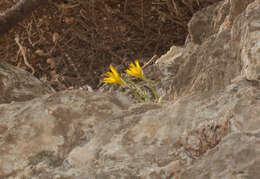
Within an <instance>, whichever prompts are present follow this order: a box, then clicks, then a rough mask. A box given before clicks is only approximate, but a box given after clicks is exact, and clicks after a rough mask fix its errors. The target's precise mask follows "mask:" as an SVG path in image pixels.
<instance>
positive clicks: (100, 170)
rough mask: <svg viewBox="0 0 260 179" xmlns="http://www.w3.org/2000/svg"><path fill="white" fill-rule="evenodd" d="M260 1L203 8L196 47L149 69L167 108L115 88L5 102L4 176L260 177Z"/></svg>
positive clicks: (1, 123) (0, 168)
mask: <svg viewBox="0 0 260 179" xmlns="http://www.w3.org/2000/svg"><path fill="white" fill-rule="evenodd" d="M183 2H185V1H183ZM197 2H201V1H197ZM250 2H251V1H245V2H243V3H241V4H238V3H240V1H229V0H226V1H223V2H219V3H217V4H215V5H214V6H210V7H208V8H205V9H203V10H202V11H203V12H198V13H196V14H195V15H194V17H193V19H192V20H191V22H190V27H189V28H190V29H189V30H190V37H192V38H191V39H190V40H189V39H188V40H187V43H186V45H185V46H184V47H172V48H171V49H170V51H169V52H168V53H167V54H166V55H164V56H162V57H161V58H160V59H159V60H158V61H157V62H156V64H154V65H153V66H151V68H147V69H145V72H146V73H147V75H148V78H149V77H151V78H155V79H160V82H159V83H158V84H157V86H156V87H157V89H158V90H159V91H160V94H161V95H165V101H164V102H163V103H162V104H153V103H139V104H136V103H134V101H133V100H131V98H129V97H128V96H126V95H128V93H124V92H120V93H118V92H117V91H113V90H112V91H111V93H107V92H105V91H106V90H104V92H102V93H101V92H91V93H90V92H87V91H81V90H71V91H63V92H58V93H52V94H45V95H41V96H40V95H39V96H38V95H37V93H35V91H34V90H31V91H32V92H31V93H32V94H33V95H32V97H31V98H33V99H31V98H30V100H28V98H21V100H20V98H17V101H18V102H13V103H10V104H0V178H7V179H12V178H22V179H23V178H35V179H46V178H47V179H48V178H56V179H59V178H69V179H70V178H73V179H74V178H77V179H86V178H91V179H92V178H97V179H99V178H100V179H103V178H108V179H109V178H111V179H112V178H129V179H134V178H151V179H153V178H154V179H157V178H165V179H166V178H175V179H186V178H195V179H196V178H198V179H201V178H205V179H208V178H211V179H219V178H224V179H225V178H226V179H229V178H250V179H258V178H259V177H260V173H259V171H260V168H259V166H260V150H259V149H260V88H259V86H260V84H259V81H258V80H259V78H258V77H259V76H258V71H257V66H258V65H259V63H258V62H257V59H258V57H259V56H260V54H259V53H258V51H257V50H258V49H257V48H258V47H257V44H258V43H259V38H258V37H257V33H258V31H260V30H259V28H258V26H257V25H258V22H257V19H259V14H260V12H259V9H260V1H259V0H258V1H255V2H253V3H251V4H249V5H248V3H250ZM212 13H213V14H212ZM201 22H205V23H204V25H205V26H204V27H203V28H200V31H196V27H199V26H201V25H202V23H201ZM206 22H207V23H206ZM209 23H210V24H209ZM203 33H204V34H205V35H203ZM241 64H242V65H241ZM245 64H247V65H245ZM0 67H1V66H0ZM153 72H154V74H152V73H153ZM241 72H243V73H242V75H241ZM2 73H3V72H2ZM19 73H20V72H13V75H14V76H15V75H16V74H19ZM3 74H4V73H3ZM160 75H161V76H160ZM9 76H10V75H9ZM160 77H161V78H160ZM19 80H20V79H19ZM2 81H3V82H2V84H5V83H4V82H5V81H4V80H2ZM23 83H25V84H26V82H25V81H23ZM0 84H1V83H0ZM33 84H34V85H35V86H37V87H38V86H42V84H40V83H39V82H38V81H35V82H33ZM2 86H3V85H2ZM2 86H0V87H2ZM23 89H25V87H24V88H23ZM114 90H115V89H114ZM24 91H25V90H22V91H21V92H22V93H21V94H23V95H24V94H27V93H25V92H24ZM8 92H10V94H9V93H8ZM31 93H30V94H31ZM43 93H44V92H43ZM43 93H42V94H43ZM47 93H49V92H48V90H47ZM5 94H6V95H7V96H8V95H10V96H11V94H13V92H12V90H9V91H6V93H5ZM23 95H21V96H23ZM37 96H38V97H37ZM166 99H168V101H167V100H166ZM14 100H16V98H14ZM19 101H20V102H19ZM21 101H22V102H21ZM4 102H6V101H4Z"/></svg>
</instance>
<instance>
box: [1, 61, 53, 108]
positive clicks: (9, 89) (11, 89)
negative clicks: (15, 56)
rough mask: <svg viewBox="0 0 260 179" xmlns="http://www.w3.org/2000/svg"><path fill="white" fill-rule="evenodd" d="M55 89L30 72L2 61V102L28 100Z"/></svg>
mask: <svg viewBox="0 0 260 179" xmlns="http://www.w3.org/2000/svg"><path fill="white" fill-rule="evenodd" d="M53 91H54V90H52V89H51V88H50V87H48V86H47V85H44V84H43V83H42V82H41V81H39V80H37V79H36V78H34V77H33V76H32V75H31V74H29V73H28V72H25V71H24V70H21V69H19V68H16V67H13V66H12V65H9V64H7V63H5V62H0V104H1V103H10V102H12V101H27V100H30V99H33V98H34V97H37V96H41V95H43V94H47V93H51V92H53Z"/></svg>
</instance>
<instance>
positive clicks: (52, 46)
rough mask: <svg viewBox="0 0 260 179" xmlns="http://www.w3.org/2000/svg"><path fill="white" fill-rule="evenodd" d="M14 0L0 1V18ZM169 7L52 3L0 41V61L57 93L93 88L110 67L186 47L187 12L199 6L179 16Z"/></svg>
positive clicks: (88, 0)
mask: <svg viewBox="0 0 260 179" xmlns="http://www.w3.org/2000/svg"><path fill="white" fill-rule="evenodd" d="M15 1H17V0H2V1H0V13H1V12H3V11H4V10H5V9H7V8H9V7H11V6H13V5H14V4H15ZM169 2H170V1H166V0H154V1H150V0H149V1H145V0H141V1H140V0H132V1H127V0H125V1H122V0H104V1H98V0H97V1H93V0H70V1H68V0H59V1H58V0H55V1H53V2H52V3H49V4H48V5H46V6H44V7H40V8H39V9H38V10H37V11H35V12H34V13H33V14H32V16H31V17H30V18H28V19H26V20H25V21H24V22H22V23H20V24H19V25H18V26H16V27H15V28H14V29H12V30H11V31H10V32H9V33H8V34H7V35H5V36H3V37H1V38H0V49H4V50H0V59H1V60H5V61H7V62H9V63H11V64H13V65H15V66H18V67H20V68H23V69H25V70H27V71H29V72H32V73H33V72H34V73H33V74H34V76H36V77H37V78H39V79H41V80H42V81H45V82H46V83H49V84H50V85H51V86H52V87H54V88H55V89H56V90H63V89H67V88H69V87H80V86H84V85H90V86H91V87H92V88H96V87H97V85H98V84H99V82H100V79H102V74H103V73H104V72H105V71H107V70H108V65H109V64H111V63H113V64H123V65H125V66H126V65H127V64H128V63H129V62H130V61H133V60H135V59H139V60H141V61H143V62H145V61H147V60H149V59H150V58H151V57H152V56H153V55H155V54H157V55H158V56H160V55H162V54H163V53H165V52H166V51H167V50H168V49H169V48H170V46H171V45H173V44H175V45H182V44H183V43H184V41H185V38H186V34H187V28H186V24H187V22H188V20H189V19H190V17H191V15H192V12H191V11H195V10H196V9H199V8H200V7H199V6H197V4H193V5H192V6H191V7H193V8H194V9H193V10H192V9H190V7H189V8H188V7H187V8H186V9H190V11H189V10H187V11H185V13H184V12H183V13H182V15H181V16H177V15H176V14H177V13H179V12H176V9H174V8H173V7H174V6H173V4H169ZM173 2H174V1H173ZM195 2H196V1H195ZM175 5H176V4H175ZM179 5H180V6H183V7H185V6H184V5H183V4H179ZM184 9H185V8H184ZM15 38H17V39H16V40H18V41H19V42H18V41H15ZM18 43H20V46H19V45H18ZM25 58H26V59H27V61H28V63H27V64H26V63H25V62H26V60H25Z"/></svg>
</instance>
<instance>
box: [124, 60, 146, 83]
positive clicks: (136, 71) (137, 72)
mask: <svg viewBox="0 0 260 179" xmlns="http://www.w3.org/2000/svg"><path fill="white" fill-rule="evenodd" d="M125 72H126V73H127V74H129V75H131V76H135V77H137V78H141V79H142V80H144V81H147V79H146V78H145V77H144V75H143V71H142V68H141V67H140V65H139V62H138V61H137V60H136V61H135V65H134V64H133V63H131V64H130V65H129V67H128V69H127V70H125Z"/></svg>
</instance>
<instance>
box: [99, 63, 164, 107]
mask: <svg viewBox="0 0 260 179" xmlns="http://www.w3.org/2000/svg"><path fill="white" fill-rule="evenodd" d="M110 70H111V71H110V72H106V73H105V78H104V82H105V83H114V84H120V85H122V86H124V87H126V88H129V89H130V90H131V91H132V92H133V93H134V95H135V96H136V97H137V98H138V100H139V101H140V102H144V101H154V102H157V103H158V102H160V99H159V98H158V95H157V92H156V90H155V88H154V86H153V84H152V81H150V80H148V79H147V78H146V77H145V76H144V74H143V70H142V68H141V67H140V64H139V62H138V61H137V60H136V61H135V64H133V63H131V64H130V65H129V67H128V69H126V70H125V73H126V74H128V75H130V76H133V77H136V78H139V79H141V80H143V81H145V82H146V83H147V84H148V87H149V88H150V90H151V91H152V93H153V96H150V95H149V94H148V92H147V91H144V90H142V89H141V88H140V87H139V86H138V85H137V84H136V83H134V82H133V81H131V80H123V79H122V78H121V77H120V75H119V73H118V72H117V70H116V69H115V68H114V67H113V66H112V65H110Z"/></svg>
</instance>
